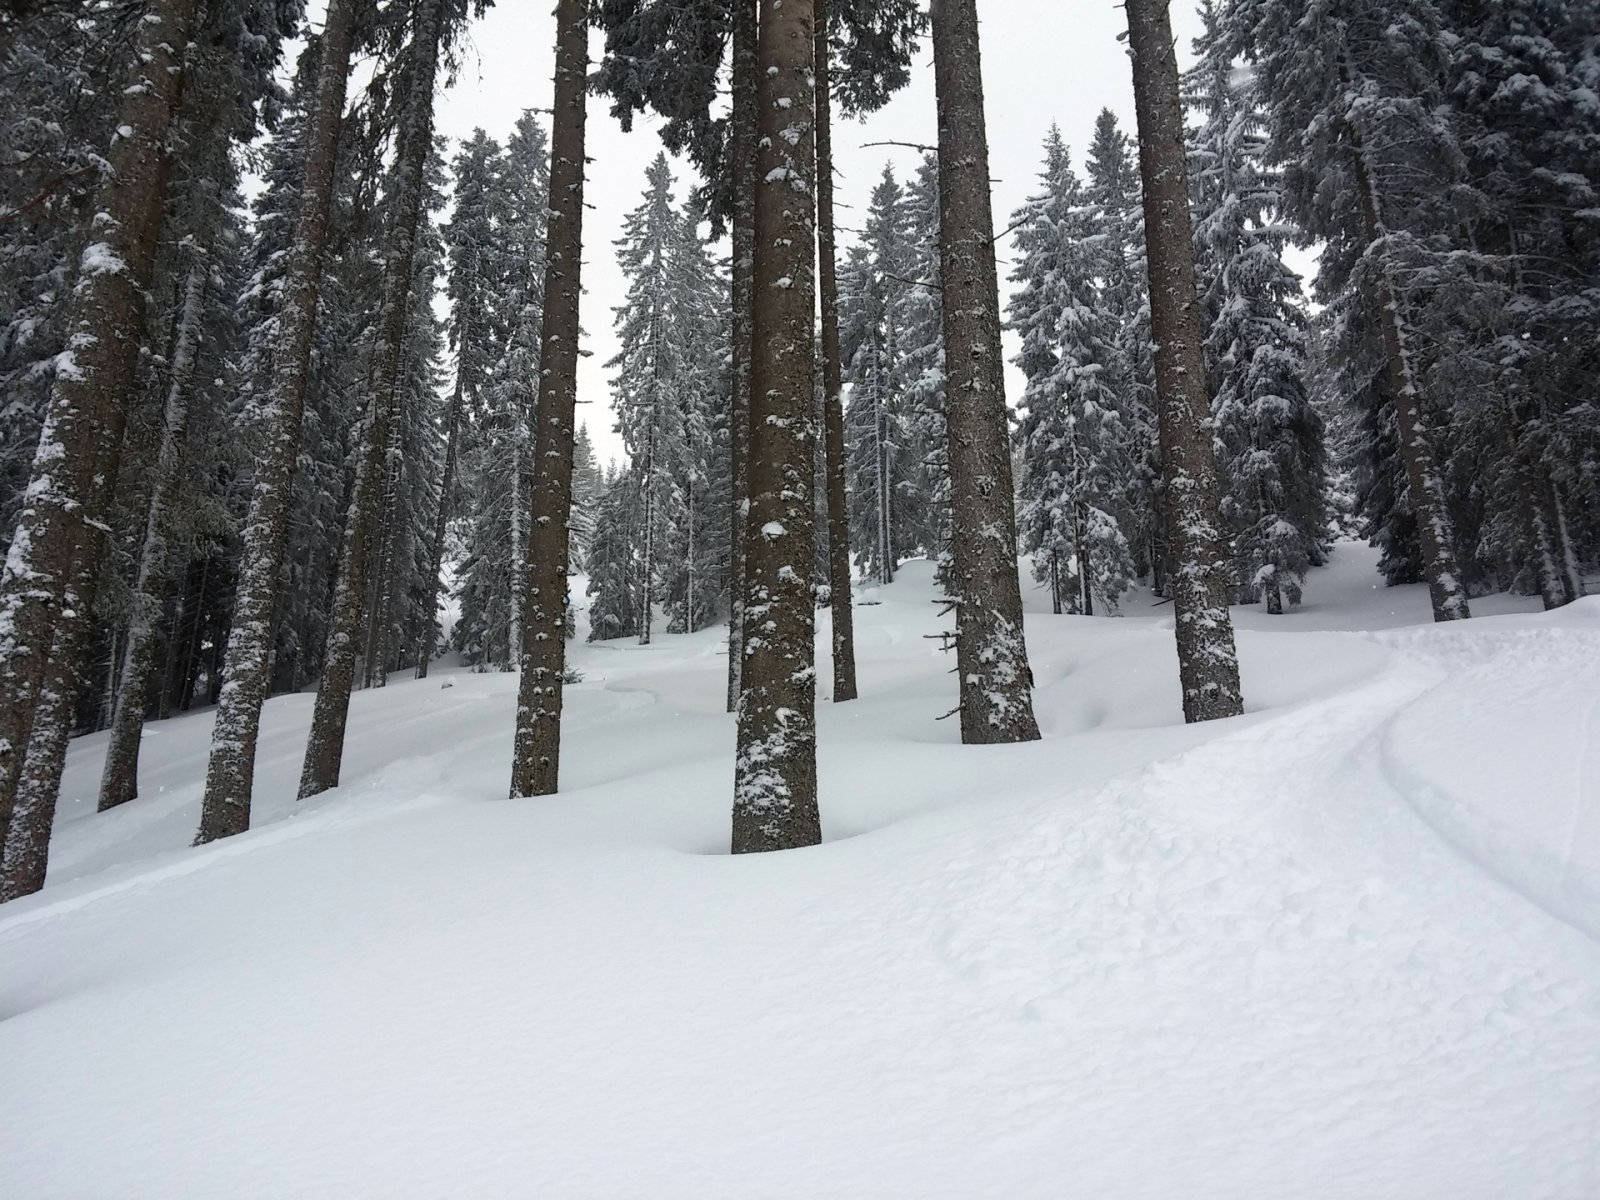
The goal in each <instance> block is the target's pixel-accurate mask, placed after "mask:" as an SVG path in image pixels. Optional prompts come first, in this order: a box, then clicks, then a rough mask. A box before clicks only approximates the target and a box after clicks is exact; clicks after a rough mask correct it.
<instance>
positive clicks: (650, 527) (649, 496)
mask: <svg viewBox="0 0 1600 1200" xmlns="http://www.w3.org/2000/svg"><path fill="white" fill-rule="evenodd" d="M658 394H659V391H658ZM643 484H644V601H643V603H641V604H640V605H639V644H640V645H641V646H648V645H649V644H650V619H651V617H652V616H654V611H655V606H656V433H655V418H654V417H652V418H651V420H650V434H649V437H648V439H647V441H646V443H645V451H644V481H643Z"/></svg>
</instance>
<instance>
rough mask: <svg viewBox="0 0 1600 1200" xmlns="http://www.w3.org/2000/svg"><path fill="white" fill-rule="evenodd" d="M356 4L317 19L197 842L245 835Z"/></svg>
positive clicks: (338, 6) (348, 1)
mask: <svg viewBox="0 0 1600 1200" xmlns="http://www.w3.org/2000/svg"><path fill="white" fill-rule="evenodd" d="M360 7H361V5H360V0H329V4H328V10H327V14H326V16H325V18H324V20H323V27H322V64H321V67H320V68H319V72H318V76H317V89H316V100H315V103H314V106H313V109H312V113H311V118H310V121H309V123H308V124H309V129H308V133H307V137H306V168H305V180H304V182H303V183H302V185H301V190H300V203H299V211H298V212H297V214H296V216H295V232H294V241H293V243H292V245H291V247H290V251H289V267H288V272H287V274H286V276H285V278H284V281H283V292H282V300H281V302H280V305H281V307H280V315H279V321H278V327H279V339H280V340H279V342H278V345H277V348H276V351H275V353H274V355H273V365H272V389H271V392H270V395H269V397H268V399H267V402H266V404H265V405H264V406H263V411H262V414H261V420H262V421H263V423H264V432H265V434H266V437H265V443H264V446H263V448H262V453H261V456H260V458H259V459H258V461H257V462H256V465H255V480H254V491H253V493H252V495H251V497H250V510H249V514H248V515H247V516H246V518H245V523H244V530H243V535H242V540H243V547H242V549H241V552H240V561H239V584H238V590H237V593H236V596H235V600H234V610H233V624H232V627H231V629H230V630H229V633H228V647H227V652H226V656H225V658H224V660H223V676H224V681H223V685H222V692H221V695H220V696H219V697H218V701H217V716H216V724H215V727H214V730H213V733H212V735H211V758H210V761H209V763H208V764H207V767H206V790H205V798H204V800H203V802H202V806H201V812H200V829H199V832H197V833H196V834H195V844H196V845H201V844H204V843H206V842H211V841H215V840H216V839H217V838H221V837H228V836H230V835H232V834H235V833H242V832H244V831H245V830H246V829H249V828H250V797H251V790H252V786H253V784H254V776H255V761H256V737H257V734H258V732H259V730H260V727H261V705H262V704H263V703H264V702H265V701H266V698H267V691H268V689H269V688H270V686H271V682H272V678H271V672H272V634H273V620H274V614H275V612H276V610H277V605H278V589H279V582H280V580H281V578H282V574H283V557H284V548H285V546H286V544H287V542H288V537H289V508H290V502H291V499H292V497H291V495H290V490H291V488H292V487H293V483H294V471H295V458H296V456H297V454H298V453H299V449H300V427H301V421H302V417H303V415H304V412H305V401H306V383H307V379H308V377H309V375H310V370H311V346H312V340H313V337H314V335H315V333H316V325H317V301H318V295H319V292H320V290H321V286H322V256H323V251H324V250H325V249H326V247H327V244H328V224H329V220H328V218H329V209H330V207H331V204H332V199H333V173H334V158H335V155H336V153H337V151H338V145H339V127H340V124H341V122H342V120H343V116H344V99H345V87H346V84H347V82H348V79H349V74H350V51H351V44H352V41H353V40H354V35H355V27H356V12H357V10H358V8H360Z"/></svg>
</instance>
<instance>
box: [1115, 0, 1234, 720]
mask: <svg viewBox="0 0 1600 1200" xmlns="http://www.w3.org/2000/svg"><path fill="white" fill-rule="evenodd" d="M1167 3H1168V0H1128V4H1127V8H1128V35H1129V45H1130V48H1131V49H1132V52H1133V94H1134V108H1135V111H1136V112H1137V114H1138V120H1139V169H1140V174H1141V175H1142V177H1143V180H1144V221H1145V242H1146V247H1147V262H1148V268H1149V273H1150V330H1151V336H1152V338H1153V340H1154V342H1155V363H1156V404H1157V408H1158V421H1157V424H1158V428H1159V431H1160V439H1161V463H1162V471H1163V476H1164V481H1165V491H1166V502H1167V506H1168V507H1167V527H1168V529H1169V530H1170V537H1171V549H1172V556H1173V561H1174V564H1175V568H1176V569H1175V570H1174V572H1173V577H1172V581H1171V582H1172V606H1173V611H1174V613H1175V614H1176V626H1177V642H1178V674H1179V677H1180V680H1181V683H1182V688H1183V716H1184V719H1185V720H1186V721H1206V720H1210V719H1212V718H1215V717H1232V716H1237V715H1238V714H1239V713H1241V712H1243V711H1244V701H1243V699H1242V697H1241V695H1240V691H1239V660H1238V655H1237V653H1236V651H1235V649H1234V644H1233V618H1232V614H1230V613H1229V611H1228V578H1229V571H1228V562H1227V554H1226V551H1225V549H1224V547H1225V546H1226V541H1225V539H1224V538H1223V536H1222V510H1221V501H1220V495H1221V491H1220V487H1219V485H1218V482H1217V464H1216V460H1215V456H1214V453H1213V450H1212V445H1211V439H1212V434H1211V398H1210V397H1209V396H1208V395H1207V394H1206V367H1205V351H1204V342H1203V337H1204V334H1203V324H1202V321H1201V314H1200V301H1199V297H1198V295H1197V292H1196V289H1195V272H1194V238H1193V231H1192V226H1191V224H1190V218H1189V177H1188V169H1187V165H1186V162H1185V158H1184V141H1183V134H1184V126H1183V104H1182V101H1181V100H1180V98H1179V91H1178V59H1177V54H1176V52H1175V51H1174V50H1173V45H1172V23H1171V20H1170V18H1169V15H1168V11H1167Z"/></svg>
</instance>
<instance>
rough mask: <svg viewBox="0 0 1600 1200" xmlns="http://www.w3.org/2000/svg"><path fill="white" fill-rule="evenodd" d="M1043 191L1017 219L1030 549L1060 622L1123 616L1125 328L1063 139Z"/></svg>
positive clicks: (1016, 303) (1128, 561)
mask: <svg viewBox="0 0 1600 1200" xmlns="http://www.w3.org/2000/svg"><path fill="white" fill-rule="evenodd" d="M1041 183H1042V184H1043V190H1042V191H1041V192H1040V193H1039V194H1038V195H1036V196H1034V197H1033V198H1032V199H1030V200H1029V202H1028V203H1027V205H1025V206H1024V207H1023V208H1022V209H1020V210H1018V211H1017V212H1016V213H1015V214H1013V218H1012V223H1013V225H1014V226H1016V229H1017V234H1016V245H1017V250H1018V263H1017V267H1016V269H1015V271H1013V273H1012V279H1013V281H1015V282H1016V283H1017V284H1018V285H1019V286H1018V289H1017V291H1016V292H1015V293H1014V294H1013V296H1012V299H1011V306H1010V320H1011V325H1012V327H1013V328H1014V329H1016V330H1017V331H1018V332H1019V333H1020V334H1021V336H1022V351H1021V353H1020V354H1019V355H1018V357H1017V360H1016V361H1017V365H1018V366H1019V367H1020V368H1021V369H1022V372H1023V374H1024V375H1025V376H1027V379H1028V386H1027V389H1026V391H1025V392H1024V393H1023V397H1022V408H1023V409H1024V410H1025V412H1026V416H1025V418H1024V421H1023V426H1022V439H1023V441H1022V446H1023V478H1022V489H1021V490H1022V496H1023V501H1024V508H1023V516H1022V544H1023V547H1024V549H1026V550H1028V551H1029V552H1031V553H1032V554H1033V556H1034V561H1033V570H1034V575H1035V578H1037V579H1039V580H1041V581H1048V582H1049V583H1050V585H1051V600H1052V605H1053V607H1054V608H1055V610H1056V611H1057V612H1060V611H1062V610H1063V609H1065V610H1066V611H1069V612H1081V613H1085V614H1092V613H1093V612H1094V605H1095V599H1096V597H1098V598H1099V600H1100V603H1101V606H1102V607H1103V608H1105V609H1109V610H1115V608H1116V604H1117V600H1118V597H1120V596H1121V595H1122V593H1123V592H1125V591H1127V590H1128V589H1129V588H1130V587H1131V586H1132V576H1133V561H1132V557H1131V554H1130V551H1129V546H1128V539H1127V536H1126V534H1125V533H1124V531H1123V528H1122V512H1123V503H1122V501H1123V496H1122V489H1123V487H1124V483H1125V480H1126V479H1127V478H1128V476H1129V474H1130V473H1131V469H1132V468H1131V461H1130V453H1129V445H1128V440H1129V431H1128V428H1127V423H1126V421H1125V418H1124V414H1123V412H1122V409H1121V398H1120V397H1119V396H1118V395H1117V393H1116V390H1115V389H1114V388H1113V386H1112V380H1113V379H1114V378H1115V371H1116V368H1117V366H1118V350H1117V346H1116V336H1117V332H1118V331H1117V329H1116V326H1115V323H1114V320H1113V318H1112V316H1111V314H1110V313H1109V312H1108V311H1107V308H1106V306H1105V305H1104V304H1103V302H1102V296H1101V294H1100V284H1099V279H1098V274H1097V272H1098V269H1099V266H1100V263H1101V259H1102V255H1101V254H1100V251H1099V238H1098V237H1097V235H1096V233H1095V230H1094V222H1093V217H1092V210H1091V209H1090V207H1089V205H1088V203H1087V201H1086V198H1085V196H1084V194H1083V186H1082V184H1081V183H1080V182H1079V180H1078V177H1077V175H1076V173H1075V172H1074V171H1073V170H1072V165H1071V162H1070V159H1069V156H1068V152H1067V147H1066V145H1065V143H1064V142H1063V141H1062V139H1061V133H1060V130H1058V129H1056V128H1055V127H1053V126H1052V128H1051V130H1050V134H1049V136H1048V137H1047V138H1046V139H1045V160H1044V168H1043V171H1042V172H1041Z"/></svg>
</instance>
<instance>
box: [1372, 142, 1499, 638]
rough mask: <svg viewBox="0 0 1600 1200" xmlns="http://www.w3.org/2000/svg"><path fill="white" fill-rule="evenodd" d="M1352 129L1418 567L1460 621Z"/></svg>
mask: <svg viewBox="0 0 1600 1200" xmlns="http://www.w3.org/2000/svg"><path fill="white" fill-rule="evenodd" d="M1352 132H1353V133H1354V135H1355V140H1356V149H1355V156H1354V157H1355V170H1356V190H1357V191H1358V192H1359V193H1360V199H1361V221H1362V225H1363V227H1364V229H1365V232H1366V235H1367V247H1368V248H1367V253H1368V255H1369V256H1371V255H1375V256H1376V260H1377V261H1376V262H1375V263H1374V264H1373V266H1374V268H1375V269H1374V270H1373V271H1372V272H1371V274H1370V275H1369V279H1370V280H1371V287H1372V293H1373V294H1372V303H1373V305H1374V306H1375V307H1376V308H1377V310H1378V324H1379V326H1380V328H1381V329H1382V331H1383V354H1384V360H1385V367H1386V370H1387V373H1388V376H1389V394H1390V395H1392V396H1393V397H1394V416H1395V424H1396V425H1397V426H1398V432H1399V435H1400V458H1401V461H1402V462H1403V463H1404V464H1405V469H1406V483H1407V484H1408V485H1409V487H1410V491H1411V509H1412V511H1413V512H1414V513H1415V514H1416V517H1417V537H1418V540H1419V541H1421V543H1422V568H1423V571H1424V572H1425V573H1426V574H1427V576H1428V596H1429V598H1430V599H1431V600H1432V601H1433V619H1434V620H1435V621H1462V620H1465V619H1466V618H1468V617H1470V616H1471V615H1472V612H1471V610H1470V609H1469V607H1468V605H1467V592H1466V588H1465V586H1464V584H1463V582H1462V579H1461V570H1460V568H1459V567H1458V566H1457V565H1456V549H1455V527H1454V523H1453V522H1452V521H1451V519H1450V509H1449V505H1448V502H1447V501H1446V499H1445V489H1444V477H1443V476H1442V475H1441V474H1440V473H1439V463H1438V460H1437V459H1436V458H1435V457H1434V453H1433V437H1432V434H1431V433H1430V432H1429V430H1428V422H1427V418H1426V417H1425V416H1424V415H1423V413H1422V393H1421V391H1420V389H1418V387H1417V380H1416V374H1415V372H1414V371H1413V370H1412V365H1411V358H1410V355H1409V354H1407V352H1406V329H1405V320H1404V317H1403V316H1402V315H1401V312H1400V304H1399V297H1398V296H1397V295H1396V293H1395V289H1394V284H1393V280H1392V279H1391V277H1390V271H1389V255H1388V250H1387V246H1386V242H1387V239H1388V236H1389V231H1388V230H1387V229H1386V228H1385V227H1384V223H1383V207H1382V205H1381V203H1380V202H1379V198H1378V190H1377V185H1376V182H1375V181H1374V179H1373V177H1372V170H1371V165H1370V164H1369V163H1368V162H1367V155H1366V148H1365V145H1364V143H1363V142H1362V139H1361V135H1360V132H1359V131H1352Z"/></svg>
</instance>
